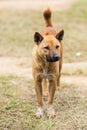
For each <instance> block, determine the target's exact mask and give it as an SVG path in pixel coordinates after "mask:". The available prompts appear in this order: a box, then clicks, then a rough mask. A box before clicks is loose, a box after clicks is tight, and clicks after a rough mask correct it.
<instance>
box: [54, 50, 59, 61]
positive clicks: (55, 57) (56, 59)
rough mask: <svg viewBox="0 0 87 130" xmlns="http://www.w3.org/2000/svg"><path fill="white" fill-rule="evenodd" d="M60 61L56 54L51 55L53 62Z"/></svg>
mask: <svg viewBox="0 0 87 130" xmlns="http://www.w3.org/2000/svg"><path fill="white" fill-rule="evenodd" d="M59 59H60V57H59V56H58V54H57V53H55V52H54V53H53V60H54V61H58V60H59Z"/></svg>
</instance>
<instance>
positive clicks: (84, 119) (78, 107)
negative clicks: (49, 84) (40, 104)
mask: <svg viewBox="0 0 87 130" xmlns="http://www.w3.org/2000/svg"><path fill="white" fill-rule="evenodd" d="M69 86H70V87H69ZM79 87H81V86H78V87H77V86H76V85H75V84H69V83H68V84H66V83H64V82H63V84H62V89H61V90H60V92H56V95H55V103H54V106H55V109H56V117H55V118H54V119H49V118H48V117H47V114H46V113H45V115H44V117H43V118H41V119H36V118H35V111H36V104H35V102H36V96H35V92H34V89H33V86H32V80H29V79H27V78H24V77H20V78H19V77H16V76H6V77H0V90H1V92H0V99H1V100H0V130H41V129H44V130H53V129H54V130H87V112H86V111H87V93H86V91H85V90H84V91H81V90H80V88H79ZM45 100H47V99H45ZM45 102H46V101H45ZM46 107H47V106H46V105H45V109H46Z"/></svg>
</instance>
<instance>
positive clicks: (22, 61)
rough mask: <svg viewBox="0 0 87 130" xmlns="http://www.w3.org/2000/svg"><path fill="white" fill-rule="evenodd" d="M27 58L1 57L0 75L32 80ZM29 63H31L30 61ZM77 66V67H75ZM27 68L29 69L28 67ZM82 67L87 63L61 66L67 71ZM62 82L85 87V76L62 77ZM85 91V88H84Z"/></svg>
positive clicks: (86, 80)
mask: <svg viewBox="0 0 87 130" xmlns="http://www.w3.org/2000/svg"><path fill="white" fill-rule="evenodd" d="M29 61H30V59H29V58H13V57H1V58H0V75H2V76H6V75H17V76H22V77H23V76H24V77H29V78H30V79H32V69H31V67H30V66H31V65H30V64H26V63H29ZM30 62H31V61H30ZM76 65H77V66H76ZM28 66H29V67H28ZM78 66H79V67H82V66H83V67H84V66H87V62H81V63H66V64H64V65H63V67H65V68H66V69H67V68H68V69H69V70H70V69H72V68H73V67H78ZM62 81H63V82H65V83H69V84H72V83H73V84H77V85H79V84H82V85H83V86H84V85H87V77H86V76H76V75H75V76H63V77H62ZM86 89H87V87H86Z"/></svg>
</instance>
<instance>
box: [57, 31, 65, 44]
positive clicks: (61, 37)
mask: <svg viewBox="0 0 87 130" xmlns="http://www.w3.org/2000/svg"><path fill="white" fill-rule="evenodd" d="M63 36H64V30H61V31H60V32H59V33H58V34H57V35H56V38H57V40H59V41H60V42H61V40H63Z"/></svg>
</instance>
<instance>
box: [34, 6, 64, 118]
mask: <svg viewBox="0 0 87 130" xmlns="http://www.w3.org/2000/svg"><path fill="white" fill-rule="evenodd" d="M51 15H52V11H51V10H50V9H49V8H47V9H46V10H45V11H44V12H43V16H44V20H45V23H46V27H45V28H43V29H42V31H41V32H40V33H39V32H35V34H34V42H35V45H34V48H33V54H32V55H33V56H32V57H33V62H32V73H33V78H34V87H35V91H36V96H37V102H38V108H37V112H36V117H37V118H40V117H42V116H43V114H44V111H43V102H42V96H43V93H44V92H45V91H48V107H47V108H48V109H47V114H48V116H49V117H54V116H55V115H56V114H55V110H54V107H53V98H54V94H55V91H56V89H57V88H59V86H60V76H61V68H62V59H63V42H62V40H63V36H64V30H61V31H59V32H57V31H56V30H55V29H54V27H53V25H52V20H51ZM43 91H44V92H43Z"/></svg>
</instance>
